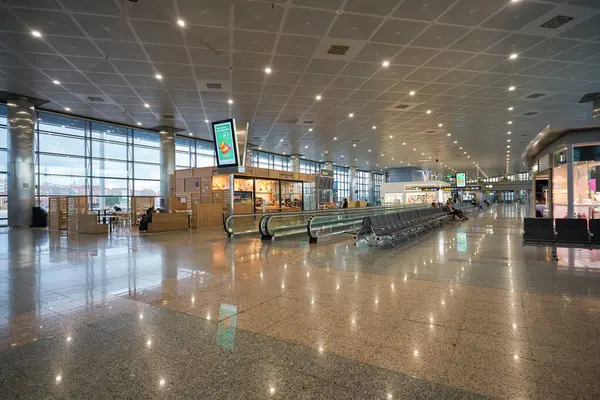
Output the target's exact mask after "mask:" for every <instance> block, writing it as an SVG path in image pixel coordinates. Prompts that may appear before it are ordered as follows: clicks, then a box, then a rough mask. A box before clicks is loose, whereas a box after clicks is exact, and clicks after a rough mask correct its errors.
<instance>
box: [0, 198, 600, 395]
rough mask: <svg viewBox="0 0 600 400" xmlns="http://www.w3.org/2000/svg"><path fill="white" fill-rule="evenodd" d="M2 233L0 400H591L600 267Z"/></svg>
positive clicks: (505, 245)
mask: <svg viewBox="0 0 600 400" xmlns="http://www.w3.org/2000/svg"><path fill="white" fill-rule="evenodd" d="M523 213H524V208H521V207H519V206H516V205H506V206H497V207H492V208H490V209H488V210H486V211H485V212H484V213H482V214H480V215H478V216H475V217H473V218H470V220H469V221H468V222H462V223H461V222H454V223H451V224H448V225H447V227H446V228H444V229H442V230H439V231H437V232H435V233H432V234H430V235H428V236H426V237H424V238H422V239H420V240H419V241H417V242H414V243H411V244H410V245H408V246H401V247H396V248H393V249H392V248H389V249H374V248H369V247H367V246H365V245H359V246H357V247H356V246H354V245H353V243H352V241H351V240H348V239H346V238H340V239H337V240H332V241H329V242H324V243H319V244H317V245H309V244H307V243H305V242H302V241H298V240H281V241H275V242H272V243H261V242H260V241H259V240H256V239H252V238H236V239H234V240H232V241H228V240H227V239H223V238H217V237H216V235H214V233H210V234H208V235H205V234H203V233H202V232H193V233H187V232H180V233H170V234H164V235H148V236H144V235H142V236H137V235H136V236H133V237H129V236H119V235H114V236H112V237H111V238H108V239H106V238H97V237H93V236H80V237H71V236H67V235H65V234H58V233H54V232H50V233H49V232H47V231H43V230H16V231H7V232H3V233H0V399H3V400H4V399H13V398H19V399H153V398H160V399H163V398H164V399H195V398H197V399H254V398H265V399H269V398H290V399H298V398H299V399H405V398H414V399H424V398H431V399H446V398H451V399H464V398H499V399H540V400H542V399H598V398H600V252H598V251H594V252H590V251H586V250H573V249H565V250H564V251H563V250H560V251H559V258H560V261H559V262H558V263H552V262H551V261H550V254H549V252H548V250H546V249H539V248H522V247H521V241H520V230H521V221H522V217H523V215H524V214H523Z"/></svg>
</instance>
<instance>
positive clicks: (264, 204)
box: [255, 179, 281, 212]
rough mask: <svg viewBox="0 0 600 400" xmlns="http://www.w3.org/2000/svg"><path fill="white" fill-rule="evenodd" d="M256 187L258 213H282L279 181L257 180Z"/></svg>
mask: <svg viewBox="0 0 600 400" xmlns="http://www.w3.org/2000/svg"><path fill="white" fill-rule="evenodd" d="M255 185H256V186H255V190H256V212H278V211H280V210H281V203H280V201H281V199H280V198H279V181H272V180H267V179H257V180H256V183H255Z"/></svg>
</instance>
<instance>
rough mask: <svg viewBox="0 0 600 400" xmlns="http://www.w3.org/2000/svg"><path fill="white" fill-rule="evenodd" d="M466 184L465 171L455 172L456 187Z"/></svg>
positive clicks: (462, 186)
mask: <svg viewBox="0 0 600 400" xmlns="http://www.w3.org/2000/svg"><path fill="white" fill-rule="evenodd" d="M465 186H467V173H466V172H457V173H456V187H459V188H464V187H465Z"/></svg>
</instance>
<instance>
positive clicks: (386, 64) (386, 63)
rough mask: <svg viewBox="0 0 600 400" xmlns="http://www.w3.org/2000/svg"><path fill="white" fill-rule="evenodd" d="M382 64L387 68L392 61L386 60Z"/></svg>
mask: <svg viewBox="0 0 600 400" xmlns="http://www.w3.org/2000/svg"><path fill="white" fill-rule="evenodd" d="M381 65H383V67H384V68H387V67H389V66H390V62H389V61H387V60H386V61H384V62H382V63H381Z"/></svg>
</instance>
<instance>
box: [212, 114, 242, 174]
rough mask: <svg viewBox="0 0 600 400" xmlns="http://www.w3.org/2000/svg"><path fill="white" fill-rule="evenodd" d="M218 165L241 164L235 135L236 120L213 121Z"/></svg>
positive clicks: (234, 165)
mask: <svg viewBox="0 0 600 400" xmlns="http://www.w3.org/2000/svg"><path fill="white" fill-rule="evenodd" d="M212 130H213V140H214V146H215V153H216V155H217V167H236V166H238V165H239V157H238V144H237V138H236V135H235V120H234V119H226V120H223V121H216V122H213V123H212Z"/></svg>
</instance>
